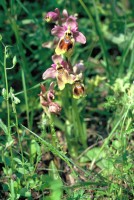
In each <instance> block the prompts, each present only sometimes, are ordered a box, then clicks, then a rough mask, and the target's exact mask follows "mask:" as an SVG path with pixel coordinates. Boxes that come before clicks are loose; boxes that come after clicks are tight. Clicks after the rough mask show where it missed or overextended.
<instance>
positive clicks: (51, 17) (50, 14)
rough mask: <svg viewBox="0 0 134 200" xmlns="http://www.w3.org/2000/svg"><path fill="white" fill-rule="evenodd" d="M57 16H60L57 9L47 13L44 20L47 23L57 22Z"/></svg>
mask: <svg viewBox="0 0 134 200" xmlns="http://www.w3.org/2000/svg"><path fill="white" fill-rule="evenodd" d="M59 16H60V12H59V9H58V8H56V9H55V11H54V12H52V11H50V12H48V13H47V14H46V16H45V18H44V19H45V21H47V22H53V21H57V20H58V19H59Z"/></svg>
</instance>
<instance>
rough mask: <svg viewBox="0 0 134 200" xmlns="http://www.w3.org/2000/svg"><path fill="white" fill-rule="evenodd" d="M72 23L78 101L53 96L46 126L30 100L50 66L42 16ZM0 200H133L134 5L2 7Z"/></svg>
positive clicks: (13, 1) (83, 1) (77, 0)
mask: <svg viewBox="0 0 134 200" xmlns="http://www.w3.org/2000/svg"><path fill="white" fill-rule="evenodd" d="M55 8H59V10H60V12H62V10H63V9H67V11H68V12H69V14H70V15H74V14H77V16H78V23H79V30H80V31H81V32H82V33H83V34H84V35H85V36H86V38H87V43H86V44H85V45H80V44H76V45H75V52H74V55H73V56H72V59H71V61H72V63H73V64H75V63H77V62H79V61H80V60H83V61H84V64H85V67H86V70H85V72H84V84H85V88H86V95H85V96H84V97H83V98H80V99H79V100H72V99H71V98H70V97H69V95H68V92H67V89H65V90H64V91H63V92H60V91H59V90H58V89H57V94H56V96H57V98H58V102H59V103H60V104H61V105H62V108H63V109H62V112H61V114H60V115H58V116H52V118H51V120H49V119H48V118H47V117H46V116H45V114H44V113H43V110H42V108H41V105H40V102H39V97H38V94H39V93H40V83H45V85H46V86H47V87H49V83H50V82H49V81H44V82H43V80H42V74H43V72H44V71H45V70H46V69H47V68H49V67H50V65H51V64H52V61H51V56H52V55H53V54H54V49H53V48H50V49H46V48H43V46H42V44H43V43H44V42H50V43H49V44H50V45H51V42H52V41H53V39H54V37H53V36H52V35H51V34H50V31H51V28H52V27H53V24H49V23H46V22H45V21H44V19H43V18H44V16H45V15H46V13H47V12H49V11H54V9H55ZM0 35H1V36H0V40H1V43H0V72H1V73H0V90H1V94H0V95H1V96H0V103H1V106H0V128H1V129H0V154H1V157H0V199H1V200H4V199H11V200H16V199H20V200H22V199H29V200H31V199H41V200H60V199H66V200H79V199H82V200H83V199H88V200H89V199H99V200H100V199H108V200H109V199H115V200H117V199H119V200H127V199H134V167H133V166H134V159H133V158H134V151H133V150H134V145H133V144H134V135H133V133H134V126H133V125H134V118H133V115H134V84H133V81H134V1H133V0H118V1H116V0H91V1H89V0H74V1H70V0H66V1H63V0H53V1H52V0H45V1H42V0H38V1H27V0H24V1H20V0H9V1H5V0H1V1H0Z"/></svg>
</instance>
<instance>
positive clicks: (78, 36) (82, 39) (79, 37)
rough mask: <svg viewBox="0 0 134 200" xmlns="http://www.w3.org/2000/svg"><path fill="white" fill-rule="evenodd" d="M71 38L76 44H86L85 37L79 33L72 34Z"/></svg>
mask: <svg viewBox="0 0 134 200" xmlns="http://www.w3.org/2000/svg"><path fill="white" fill-rule="evenodd" d="M73 36H74V39H75V41H76V42H80V43H82V44H85V43H86V37H85V36H84V35H83V34H82V33H81V32H79V31H76V32H74V34H73Z"/></svg>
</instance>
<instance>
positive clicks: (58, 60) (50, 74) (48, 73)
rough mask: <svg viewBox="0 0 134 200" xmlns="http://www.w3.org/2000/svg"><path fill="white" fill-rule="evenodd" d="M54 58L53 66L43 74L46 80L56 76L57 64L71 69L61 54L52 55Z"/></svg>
mask: <svg viewBox="0 0 134 200" xmlns="http://www.w3.org/2000/svg"><path fill="white" fill-rule="evenodd" d="M52 60H53V64H52V65H51V66H52V67H50V68H48V69H47V70H46V71H45V72H44V73H43V75H42V78H43V79H44V80H46V79H48V78H56V73H57V69H56V67H57V65H61V66H62V67H63V68H64V69H66V70H67V71H69V68H68V65H67V62H65V61H64V60H63V59H62V58H61V56H58V55H53V56H52Z"/></svg>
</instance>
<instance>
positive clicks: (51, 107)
mask: <svg viewBox="0 0 134 200" xmlns="http://www.w3.org/2000/svg"><path fill="white" fill-rule="evenodd" d="M48 111H49V112H50V113H54V114H57V113H59V112H60V111H61V107H60V105H59V104H58V103H55V102H51V103H49V108H48Z"/></svg>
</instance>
